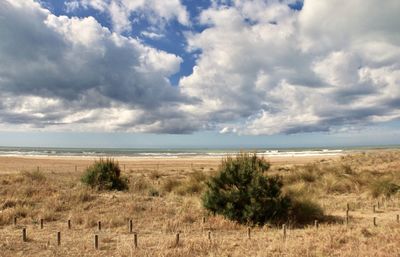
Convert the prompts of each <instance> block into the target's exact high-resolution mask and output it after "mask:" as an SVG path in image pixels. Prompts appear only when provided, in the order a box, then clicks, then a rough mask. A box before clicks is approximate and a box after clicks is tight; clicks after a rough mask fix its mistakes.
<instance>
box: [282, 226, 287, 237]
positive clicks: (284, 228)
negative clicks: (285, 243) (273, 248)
mask: <svg viewBox="0 0 400 257" xmlns="http://www.w3.org/2000/svg"><path fill="white" fill-rule="evenodd" d="M282 230H283V240H286V224H283V225H282Z"/></svg>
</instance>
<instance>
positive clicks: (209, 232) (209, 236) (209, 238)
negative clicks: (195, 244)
mask: <svg viewBox="0 0 400 257" xmlns="http://www.w3.org/2000/svg"><path fill="white" fill-rule="evenodd" d="M208 240H210V241H211V230H209V231H208Z"/></svg>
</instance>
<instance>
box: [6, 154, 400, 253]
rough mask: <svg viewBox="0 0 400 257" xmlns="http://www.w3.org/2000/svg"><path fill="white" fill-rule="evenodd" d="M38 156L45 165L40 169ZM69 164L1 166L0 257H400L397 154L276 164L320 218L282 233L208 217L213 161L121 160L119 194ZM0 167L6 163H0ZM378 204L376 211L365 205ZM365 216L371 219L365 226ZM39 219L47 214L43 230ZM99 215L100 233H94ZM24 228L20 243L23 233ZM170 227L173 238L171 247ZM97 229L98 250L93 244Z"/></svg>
mask: <svg viewBox="0 0 400 257" xmlns="http://www.w3.org/2000/svg"><path fill="white" fill-rule="evenodd" d="M24 163H25V166H26V167H28V166H29V165H28V162H24ZM40 163H43V166H44V167H46V168H42V166H41V168H40V170H39V171H38V170H37V168H36V166H37V165H39V164H40ZM72 163H73V162H71V163H69V164H68V165H67V163H66V161H64V162H63V163H62V165H64V166H62V165H61V163H59V162H56V164H57V165H54V166H51V165H50V164H49V163H48V162H46V161H45V160H41V162H40V160H39V161H37V160H35V161H34V162H33V163H31V164H30V165H31V166H30V167H31V168H30V169H28V168H25V169H23V170H24V171H23V172H19V171H12V169H11V166H7V167H8V168H7V169H6V170H7V172H3V173H1V170H0V256H171V257H175V256H177V257H180V256H182V257H183V256H210V257H211V256H216V257H217V256H218V257H219V256H232V257H233V256H400V247H399V246H398V242H399V240H400V224H399V223H397V221H396V215H397V214H399V213H400V212H399V211H400V201H399V198H398V193H396V192H395V190H394V191H393V190H392V189H393V187H390V186H388V183H389V182H390V183H393V184H400V172H399V168H398V167H400V166H399V164H400V152H396V151H381V152H368V153H356V154H353V155H349V156H344V157H343V158H340V159H329V160H324V161H317V162H313V163H307V164H299V162H298V161H297V162H296V164H286V163H281V164H274V165H273V166H272V171H271V173H278V174H280V175H282V176H283V177H284V180H285V181H286V182H287V187H286V189H285V190H286V191H287V192H290V193H291V194H296V195H297V196H303V197H304V196H305V195H306V196H307V197H309V198H311V199H313V201H316V202H318V203H319V204H320V205H321V206H323V208H324V211H325V213H326V215H327V217H326V219H325V221H324V222H322V221H321V222H320V225H319V228H318V229H316V228H314V226H313V225H312V224H309V225H306V226H305V227H302V228H299V227H297V228H290V229H288V231H287V238H286V240H283V233H282V230H281V228H279V227H276V226H273V225H272V226H264V227H256V228H252V231H251V239H248V237H247V228H246V227H245V226H241V225H238V224H236V223H234V222H231V221H228V220H225V219H223V218H222V217H212V216H207V213H205V212H204V210H203V209H202V207H201V203H200V194H201V192H202V190H203V187H204V181H205V179H206V177H207V176H208V175H209V174H211V173H214V172H215V170H216V168H217V162H216V161H215V160H211V161H209V162H207V160H203V159H202V160H200V161H198V164H196V163H195V165H193V164H192V163H193V160H183V161H179V162H175V164H176V165H173V164H172V162H162V161H159V160H158V161H156V162H155V161H153V163H151V162H142V163H141V164H137V163H134V162H131V163H127V164H126V171H125V172H124V173H125V174H126V175H127V176H128V177H129V180H130V190H129V191H127V192H95V191H92V190H90V189H88V188H86V187H84V186H83V185H81V184H80V182H79V178H80V176H81V175H82V172H83V167H84V166H85V165H86V163H84V162H83V161H81V160H80V161H79V162H78V164H77V165H78V171H77V172H75V169H74V165H72ZM120 163H121V164H123V162H120ZM2 165H3V166H2ZM8 165H11V163H10V164H8ZM45 165H47V166H45ZM193 166H195V167H193ZM1 167H5V164H4V163H1V160H0V168H1ZM71 167H72V168H71ZM21 170H22V169H21ZM388 181H389V182H388ZM388 188H389V189H388ZM155 192H156V193H155ZM388 192H389V193H388ZM378 202H379V208H378V206H376V213H374V212H373V209H372V206H373V205H378ZM346 203H349V204H350V224H349V225H347V226H346V225H345V224H343V223H344V217H345V213H346ZM204 216H206V217H207V218H206V222H205V223H203V222H202V218H203V217H204ZM14 217H17V219H18V222H17V225H16V226H14V225H13V219H14ZM373 217H377V225H378V226H374V225H373V222H372V221H373ZM40 219H44V221H45V222H44V229H40V226H39V224H40V222H39V221H40ZM68 219H70V220H71V222H72V229H70V230H69V229H68V227H67V220H68ZM129 219H132V220H133V224H134V231H135V232H137V233H138V244H139V248H138V249H135V248H134V245H133V235H132V234H129V232H128V221H129ZM98 221H101V222H102V230H101V231H97V222H98ZM23 227H26V228H27V231H28V242H22V240H21V229H22V228H23ZM57 231H61V238H62V243H61V246H57V244H56V242H57V241H56V234H57ZM208 231H211V234H210V235H211V240H209V239H208ZM178 232H179V233H180V238H181V240H180V243H179V245H178V246H175V234H176V233H178ZM95 234H98V235H99V240H100V250H95V249H94V246H93V239H94V235H95Z"/></svg>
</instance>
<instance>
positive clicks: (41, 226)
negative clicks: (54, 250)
mask: <svg viewBox="0 0 400 257" xmlns="http://www.w3.org/2000/svg"><path fill="white" fill-rule="evenodd" d="M40 229H43V219H40Z"/></svg>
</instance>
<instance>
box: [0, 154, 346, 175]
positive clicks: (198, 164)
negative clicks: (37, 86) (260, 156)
mask: <svg viewBox="0 0 400 257" xmlns="http://www.w3.org/2000/svg"><path fill="white" fill-rule="evenodd" d="M339 157H340V155H323V156H293V157H292V156H285V157H280V156H274V157H268V158H266V159H267V160H268V161H270V162H271V164H272V165H274V164H275V165H284V164H304V163H308V162H313V161H317V160H327V159H335V158H339ZM96 159H99V157H87V156H68V157H66V156H34V157H25V156H24V157H5V156H1V157H0V174H10V173H15V172H20V171H32V170H37V169H39V170H41V171H45V172H73V171H83V170H84V169H85V168H86V167H87V166H88V165H90V164H91V163H92V162H93V161H94V160H96ZM114 159H115V160H117V161H118V162H119V164H120V165H121V168H122V169H124V170H126V171H129V170H132V171H135V170H143V169H149V170H161V171H162V170H171V169H176V170H186V169H195V168H202V167H211V168H216V167H218V165H219V164H220V162H221V159H222V157H220V156H218V157H210V156H196V157H177V158H172V157H170V158H165V157H145V158H144V157H115V158H114Z"/></svg>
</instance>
